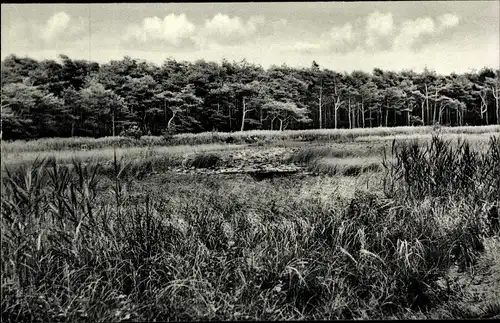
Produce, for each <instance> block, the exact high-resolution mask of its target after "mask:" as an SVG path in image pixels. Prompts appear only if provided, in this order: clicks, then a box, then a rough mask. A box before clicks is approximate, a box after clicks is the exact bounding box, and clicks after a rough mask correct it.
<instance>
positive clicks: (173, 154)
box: [2, 144, 243, 170]
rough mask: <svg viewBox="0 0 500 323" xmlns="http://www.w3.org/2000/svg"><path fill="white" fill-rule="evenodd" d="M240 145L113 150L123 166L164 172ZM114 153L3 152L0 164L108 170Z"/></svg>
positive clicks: (105, 151)
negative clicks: (43, 162)
mask: <svg viewBox="0 0 500 323" xmlns="http://www.w3.org/2000/svg"><path fill="white" fill-rule="evenodd" d="M242 147H243V146H242V145H221V144H207V145H199V146H187V145H185V146H171V147H130V148H117V149H116V156H117V158H119V159H121V160H122V162H123V163H126V164H130V165H135V166H137V167H138V168H141V167H144V166H145V165H148V164H151V165H153V166H155V169H156V170H166V169H167V168H168V167H173V166H180V165H182V163H183V161H184V160H185V159H186V158H187V157H189V156H191V155H196V154H198V155H203V154H206V155H207V156H211V155H212V152H214V151H217V152H221V151H231V150H237V149H241V148H242ZM114 154H115V150H114V149H113V148H102V149H95V150H88V151H57V150H54V151H43V152H38V151H33V152H16V153H13V152H12V153H3V154H2V155H3V156H2V157H3V158H2V165H12V164H19V163H28V164H29V163H31V162H33V161H34V160H36V159H43V158H54V159H56V160H57V161H58V162H59V163H62V164H68V163H69V164H71V163H72V161H73V160H78V161H82V162H95V163H101V164H103V165H105V166H106V167H108V168H110V167H111V164H112V162H113V158H114Z"/></svg>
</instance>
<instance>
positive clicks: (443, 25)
mask: <svg viewBox="0 0 500 323" xmlns="http://www.w3.org/2000/svg"><path fill="white" fill-rule="evenodd" d="M438 21H439V29H441V30H443V29H447V28H453V27H456V26H458V23H459V22H460V17H458V16H457V15H454V14H450V13H446V14H444V15H441V16H439V17H438Z"/></svg>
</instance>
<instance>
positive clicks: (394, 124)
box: [392, 108, 398, 127]
mask: <svg viewBox="0 0 500 323" xmlns="http://www.w3.org/2000/svg"><path fill="white" fill-rule="evenodd" d="M392 111H394V121H393V122H392V125H393V126H394V127H395V126H397V125H398V123H397V113H396V109H395V108H393V109H392Z"/></svg>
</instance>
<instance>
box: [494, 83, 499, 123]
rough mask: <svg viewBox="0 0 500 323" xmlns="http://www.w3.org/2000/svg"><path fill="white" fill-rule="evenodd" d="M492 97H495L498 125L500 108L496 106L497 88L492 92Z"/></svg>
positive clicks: (496, 103)
mask: <svg viewBox="0 0 500 323" xmlns="http://www.w3.org/2000/svg"><path fill="white" fill-rule="evenodd" d="M493 96H494V97H495V105H496V112H497V113H496V115H497V124H500V107H499V106H498V87H497V88H496V90H493Z"/></svg>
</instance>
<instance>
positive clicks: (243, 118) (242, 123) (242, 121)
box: [241, 97, 247, 132]
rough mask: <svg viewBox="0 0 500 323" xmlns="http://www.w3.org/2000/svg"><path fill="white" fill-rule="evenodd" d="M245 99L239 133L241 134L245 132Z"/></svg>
mask: <svg viewBox="0 0 500 323" xmlns="http://www.w3.org/2000/svg"><path fill="white" fill-rule="evenodd" d="M245 103H246V102H245V97H243V116H242V118H241V131H242V132H243V131H244V130H245V114H246V113H247V110H246V104H245Z"/></svg>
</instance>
